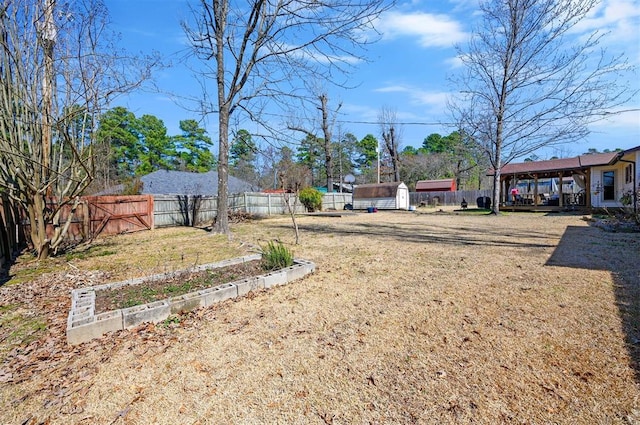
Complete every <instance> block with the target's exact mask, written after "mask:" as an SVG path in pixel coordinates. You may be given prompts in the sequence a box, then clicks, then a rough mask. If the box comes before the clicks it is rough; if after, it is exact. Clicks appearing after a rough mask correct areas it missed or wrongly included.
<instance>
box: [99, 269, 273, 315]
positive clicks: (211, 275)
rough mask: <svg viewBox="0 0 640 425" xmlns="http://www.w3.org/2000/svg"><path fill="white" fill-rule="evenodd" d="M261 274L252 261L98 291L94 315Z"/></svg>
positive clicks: (262, 271)
mask: <svg viewBox="0 0 640 425" xmlns="http://www.w3.org/2000/svg"><path fill="white" fill-rule="evenodd" d="M264 272H265V271H264V268H263V267H262V262H261V261H260V260H255V261H246V262H244V263H240V264H234V265H233V266H226V267H218V268H215V269H209V270H203V271H199V272H191V271H184V272H180V273H176V274H174V275H172V276H170V277H164V278H162V279H156V280H149V281H145V282H143V283H141V284H137V285H127V286H123V287H120V288H117V289H113V290H100V291H96V304H95V306H96V312H95V314H100V313H104V312H106V311H111V310H117V309H121V308H128V307H133V306H136V305H140V304H147V303H150V302H153V301H159V300H164V299H167V298H170V297H176V296H179V295H184V294H188V293H190V292H196V291H199V290H201V289H206V288H210V287H213V286H217V285H221V284H223V283H228V282H233V281H236V280H240V279H243V278H247V277H252V276H258V275H260V274H263V273H264Z"/></svg>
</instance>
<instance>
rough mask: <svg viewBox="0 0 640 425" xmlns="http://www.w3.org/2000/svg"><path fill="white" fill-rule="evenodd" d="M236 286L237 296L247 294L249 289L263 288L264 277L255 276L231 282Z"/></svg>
mask: <svg viewBox="0 0 640 425" xmlns="http://www.w3.org/2000/svg"><path fill="white" fill-rule="evenodd" d="M233 284H234V285H236V286H237V287H238V296H239V297H241V296H243V295H247V294H248V293H249V292H251V291H255V290H257V289H262V288H264V277H262V276H256V277H250V278H247V279H243V280H238V281H236V282H233Z"/></svg>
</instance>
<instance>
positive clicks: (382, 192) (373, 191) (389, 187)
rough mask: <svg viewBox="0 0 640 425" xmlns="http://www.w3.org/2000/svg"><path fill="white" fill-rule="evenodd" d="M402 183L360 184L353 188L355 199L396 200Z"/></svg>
mask: <svg viewBox="0 0 640 425" xmlns="http://www.w3.org/2000/svg"><path fill="white" fill-rule="evenodd" d="M400 185H404V183H402V182H392V183H372V184H359V185H358V186H354V188H353V197H354V198H358V199H362V198H395V197H396V195H397V193H398V188H399V187H400Z"/></svg>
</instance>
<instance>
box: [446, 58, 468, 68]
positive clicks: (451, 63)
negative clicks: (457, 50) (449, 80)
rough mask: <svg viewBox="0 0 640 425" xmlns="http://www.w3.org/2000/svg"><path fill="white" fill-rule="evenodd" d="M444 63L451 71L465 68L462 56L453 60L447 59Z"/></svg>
mask: <svg viewBox="0 0 640 425" xmlns="http://www.w3.org/2000/svg"><path fill="white" fill-rule="evenodd" d="M444 63H445V65H447V66H448V67H449V68H450V69H458V68H462V67H463V66H464V63H463V62H462V59H461V58H460V56H454V57H452V58H449V59H445V60H444Z"/></svg>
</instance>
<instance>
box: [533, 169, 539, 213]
mask: <svg viewBox="0 0 640 425" xmlns="http://www.w3.org/2000/svg"><path fill="white" fill-rule="evenodd" d="M533 206H535V207H537V206H538V174H537V173H536V174H534V175H533Z"/></svg>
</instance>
